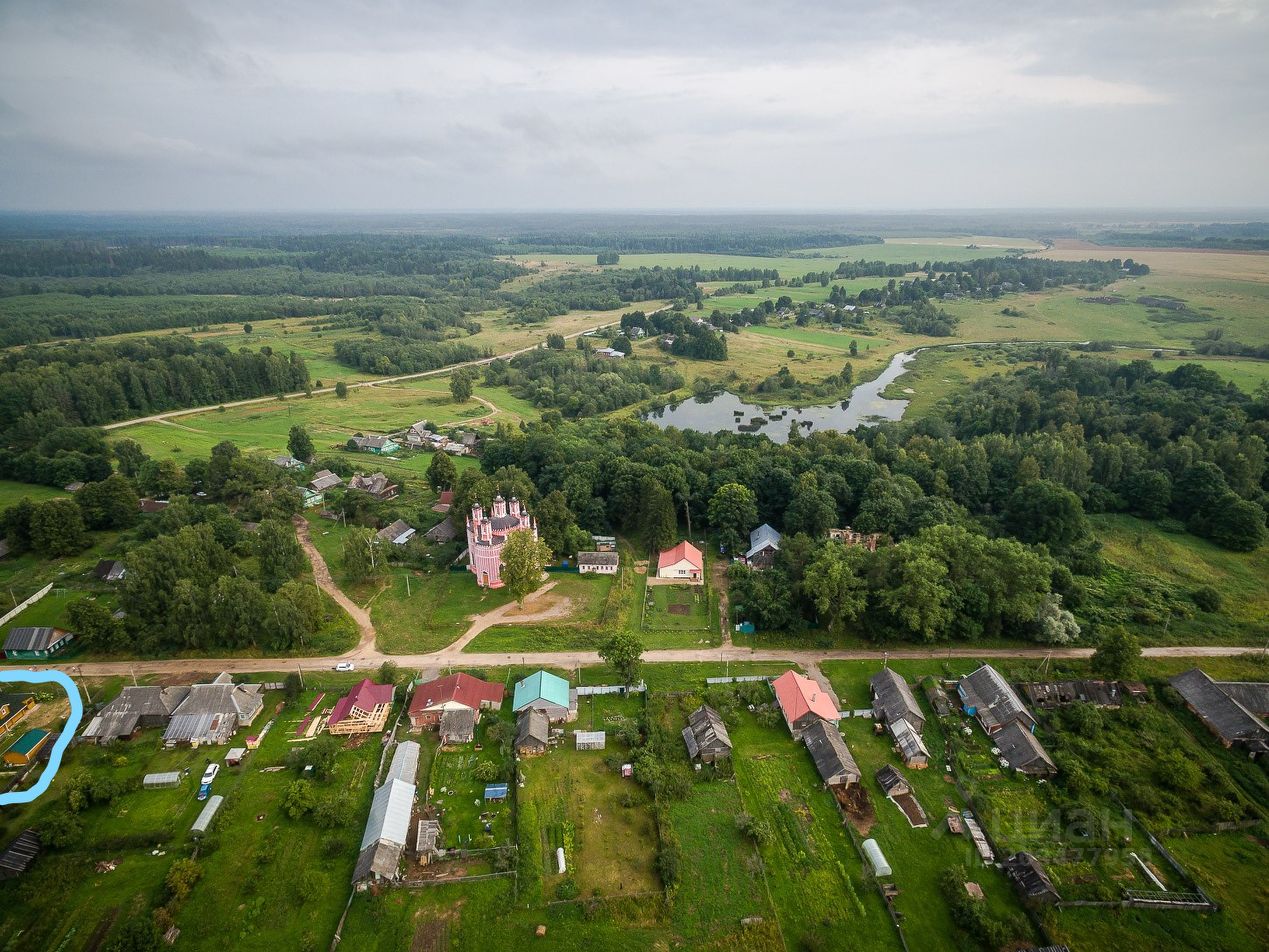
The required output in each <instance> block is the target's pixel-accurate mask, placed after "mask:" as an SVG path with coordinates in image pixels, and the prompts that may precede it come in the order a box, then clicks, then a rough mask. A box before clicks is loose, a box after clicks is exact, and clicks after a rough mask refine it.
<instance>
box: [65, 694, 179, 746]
mask: <svg viewBox="0 0 1269 952" xmlns="http://www.w3.org/2000/svg"><path fill="white" fill-rule="evenodd" d="M188 696H189V688H187V687H181V686H174V687H168V688H164V687H159V686H158V685H143V686H139V687H126V688H124V689H123V690H122V691H120V692H119V696H118V697H117V698H115V699H114V700H113V701H111V702H110V703H109V704H107V705H106V706H105V707H103V708H102V709H101V710H100V711H98V712H97V714H96V716H94V717H93V718H92V720H90V721H89V722H88V726H87V727H86V728H85V729H84V732H83V733H82V734H81V735H80V737H81V738H82V739H83V740H86V741H90V742H92V743H94V744H110V743H113V742H114V741H116V740H123V739H127V738H131V737H134V736H135V735H136V733H137V732H138V731H141V730H145V729H146V728H152V727H167V725H168V724H169V723H170V722H171V720H172V713H173V712H174V711H175V710H176V709H177V708H178V707H180V705H181V702H182V701H184V700H185V698H186V697H188Z"/></svg>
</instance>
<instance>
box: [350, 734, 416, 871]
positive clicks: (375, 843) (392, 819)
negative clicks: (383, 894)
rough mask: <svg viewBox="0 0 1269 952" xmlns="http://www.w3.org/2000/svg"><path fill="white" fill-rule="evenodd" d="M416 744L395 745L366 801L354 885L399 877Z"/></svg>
mask: <svg viewBox="0 0 1269 952" xmlns="http://www.w3.org/2000/svg"><path fill="white" fill-rule="evenodd" d="M418 765H419V745H418V744H416V743H415V742H414V741H411V740H407V741H403V742H402V743H400V744H398V745H397V749H396V750H395V751H394V752H393V755H392V764H391V766H390V767H389V768H388V775H387V777H386V778H385V779H384V781H383V785H382V786H381V787H379V788H378V789H377V790H376V791H375V794H374V799H373V800H371V802H370V815H369V816H368V817H367V818H366V830H365V833H363V834H362V837H361V849H360V851H359V852H358V854H357V862H356V865H355V866H354V867H353V876H352V882H353V885H354V886H356V885H358V884H360V883H364V882H367V881H371V880H373V881H376V882H377V881H379V880H385V879H386V880H395V879H399V878H400V876H401V854H402V853H404V852H405V843H406V838H407V837H408V836H409V830H410V818H411V816H412V815H413V813H414V794H415V786H414V778H415V775H416V774H417V773H418Z"/></svg>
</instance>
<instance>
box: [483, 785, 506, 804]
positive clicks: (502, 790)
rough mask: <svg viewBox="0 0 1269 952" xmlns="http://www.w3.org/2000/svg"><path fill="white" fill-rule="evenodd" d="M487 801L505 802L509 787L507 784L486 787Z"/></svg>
mask: <svg viewBox="0 0 1269 952" xmlns="http://www.w3.org/2000/svg"><path fill="white" fill-rule="evenodd" d="M485 799H486V800H505V799H507V785H506V784H505V783H491V784H489V786H487V787H485Z"/></svg>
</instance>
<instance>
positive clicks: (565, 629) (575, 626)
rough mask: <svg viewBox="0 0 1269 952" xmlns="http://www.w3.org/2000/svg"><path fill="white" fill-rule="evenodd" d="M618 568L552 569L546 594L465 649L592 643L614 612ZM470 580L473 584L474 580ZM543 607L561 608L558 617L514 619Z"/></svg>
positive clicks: (558, 647) (599, 638)
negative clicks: (602, 571)
mask: <svg viewBox="0 0 1269 952" xmlns="http://www.w3.org/2000/svg"><path fill="white" fill-rule="evenodd" d="M620 579H621V573H618V575H615V576H613V575H592V574H587V575H581V574H577V573H571V572H558V573H552V574H551V576H550V581H553V582H554V583H555V585H554V587H553V588H552V589H551V590H550V591H549V592H547V593H545V594H543V595H539V596H537V597H536V598H531V599H529V600H528V601H526V602H525V604H524V608H523V609H513V610H512V614H511V615H509V616H508V620H509V623H508V624H505V625H494V626H492V627H490V628H486V629H485V630H484V631H482V632H481V633H480V634H479V635H477V636H476V637H475V639H473V640H472V642H471V643H470V644H469V645H467V647H466V648H464V649H463V650H464V651H474V652H482V651H490V652H497V651H512V652H513V651H556V650H565V649H569V648H594V647H597V646H598V645H599V644H600V643H601V642H602V641H603V640H604V638H605V637H606V636H607V633H608V628H607V626H608V625H609V624H610V622H611V619H612V618H613V617H615V616H616V615H617V613H618V609H617V606H616V605H615V601H616V599H618V598H620V594H621V593H620V591H617V592H614V591H613V589H614V588H615V587H616V588H620V585H621V582H620ZM472 584H475V583H474V581H473V583H472ZM546 610H558V611H561V612H564V614H563V615H561V616H560V617H559V619H558V620H554V619H552V620H547V621H538V622H534V621H528V622H524V623H516V622H514V621H512V619H514V617H515V615H516V614H518V613H519V612H521V611H523V613H524V614H526V615H527V614H534V613H538V612H542V611H546Z"/></svg>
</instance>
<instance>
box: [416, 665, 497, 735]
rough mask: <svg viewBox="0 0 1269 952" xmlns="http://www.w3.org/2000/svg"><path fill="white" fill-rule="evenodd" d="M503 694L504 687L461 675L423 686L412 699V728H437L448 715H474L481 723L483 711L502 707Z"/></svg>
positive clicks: (451, 675)
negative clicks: (458, 713) (466, 712)
mask: <svg viewBox="0 0 1269 952" xmlns="http://www.w3.org/2000/svg"><path fill="white" fill-rule="evenodd" d="M504 691H505V687H504V686H503V685H501V684H491V683H489V682H488V681H482V680H481V679H480V678H474V677H472V676H471V675H470V674H463V673H461V672H460V673H458V674H450V675H447V676H445V677H443V678H437V679H436V680H435V681H426V682H421V683H419V684H418V685H416V686H415V688H414V697H412V698H410V727H411V728H412V729H413V730H416V731H419V730H423V729H425V728H426V729H428V730H431V729H433V728H436V727H438V726H439V725H440V723H441V718H442V717H444V716H445V714H446V713H448V712H449V711H472V712H474V713H475V715H476V720H477V721H479V720H480V712H481V711H485V710H490V709H492V708H497V707H501V706H502V696H503V692H504Z"/></svg>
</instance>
